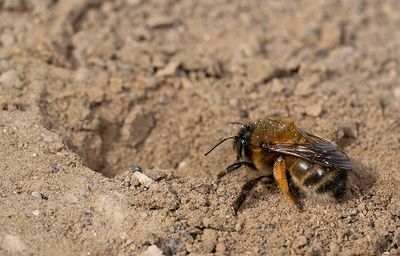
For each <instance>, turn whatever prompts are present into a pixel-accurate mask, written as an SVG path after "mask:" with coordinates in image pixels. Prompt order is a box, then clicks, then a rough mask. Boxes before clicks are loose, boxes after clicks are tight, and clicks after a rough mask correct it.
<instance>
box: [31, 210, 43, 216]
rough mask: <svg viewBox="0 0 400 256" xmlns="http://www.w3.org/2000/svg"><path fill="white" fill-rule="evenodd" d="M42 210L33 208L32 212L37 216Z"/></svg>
mask: <svg viewBox="0 0 400 256" xmlns="http://www.w3.org/2000/svg"><path fill="white" fill-rule="evenodd" d="M41 213H42V212H41V211H40V210H34V211H32V214H33V215H35V216H39V215H40V214H41Z"/></svg>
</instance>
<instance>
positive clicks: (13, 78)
mask: <svg viewBox="0 0 400 256" xmlns="http://www.w3.org/2000/svg"><path fill="white" fill-rule="evenodd" d="M0 86H4V87H6V88H7V87H8V88H15V89H22V87H23V83H22V81H21V79H20V78H19V76H18V73H17V71H15V70H9V71H6V72H4V73H3V74H1V75H0Z"/></svg>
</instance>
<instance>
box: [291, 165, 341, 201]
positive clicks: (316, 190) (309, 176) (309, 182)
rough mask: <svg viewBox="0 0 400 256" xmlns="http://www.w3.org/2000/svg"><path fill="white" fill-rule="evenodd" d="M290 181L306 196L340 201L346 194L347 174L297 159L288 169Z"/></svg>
mask: <svg viewBox="0 0 400 256" xmlns="http://www.w3.org/2000/svg"><path fill="white" fill-rule="evenodd" d="M289 171H290V174H291V176H292V180H293V181H294V183H295V185H297V186H298V187H299V188H300V189H301V190H303V191H304V192H306V193H307V194H314V195H315V196H317V197H320V198H322V199H327V200H329V199H336V200H338V199H340V198H342V197H343V196H344V194H345V193H346V184H347V172H346V171H344V170H337V169H332V168H327V167H324V166H321V165H319V164H314V163H310V162H307V161H305V160H303V159H298V160H297V161H296V162H295V163H294V165H293V166H291V168H290V169H289Z"/></svg>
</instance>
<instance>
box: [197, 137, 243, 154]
mask: <svg viewBox="0 0 400 256" xmlns="http://www.w3.org/2000/svg"><path fill="white" fill-rule="evenodd" d="M236 137H237V136H232V137H228V138H225V139H222V140H221V141H220V142H218V143H217V144H215V145H214V146H213V147H212V148H211V149H210V150H208V152H207V153H205V154H204V155H205V156H207V155H208V154H210V152H211V151H213V150H214V149H215V148H216V147H218V146H219V145H221V144H222V143H223V142H224V141H227V140H230V139H236Z"/></svg>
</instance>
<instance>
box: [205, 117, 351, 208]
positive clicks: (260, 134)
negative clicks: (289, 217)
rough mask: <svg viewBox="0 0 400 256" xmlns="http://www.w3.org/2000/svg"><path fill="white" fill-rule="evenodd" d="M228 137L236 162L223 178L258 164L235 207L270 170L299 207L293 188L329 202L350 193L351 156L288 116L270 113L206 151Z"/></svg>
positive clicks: (221, 173) (280, 187) (288, 196)
mask: <svg viewBox="0 0 400 256" xmlns="http://www.w3.org/2000/svg"><path fill="white" fill-rule="evenodd" d="M229 139H233V149H234V150H235V151H236V154H237V162H236V163H234V164H232V165H230V166H228V167H227V168H226V169H225V170H224V171H222V172H220V173H219V174H218V179H220V178H222V177H223V176H225V175H226V174H228V173H231V172H233V171H235V170H237V169H239V168H240V167H242V166H247V167H249V168H250V169H253V170H254V171H255V172H254V174H255V176H256V178H255V179H252V180H250V181H248V182H247V183H245V184H244V185H243V187H242V192H241V194H240V195H239V197H238V198H237V199H236V201H235V203H234V206H233V207H234V210H235V212H237V211H238V210H239V208H240V206H241V205H242V203H243V202H244V200H245V199H246V196H247V194H248V193H249V192H250V191H251V190H252V189H253V187H254V186H255V185H256V184H257V182H258V181H260V180H261V179H262V178H264V177H266V176H271V175H272V176H273V177H274V179H275V182H276V183H277V185H278V188H279V190H280V191H281V192H282V193H283V194H284V195H285V197H286V199H287V200H288V201H289V202H290V203H291V204H293V205H296V206H297V207H298V208H299V209H301V204H300V203H299V201H298V200H297V198H296V197H295V196H293V192H296V191H301V192H303V193H305V194H307V195H311V196H314V197H317V198H319V199H322V200H324V201H338V200H339V199H341V198H342V197H343V196H344V195H345V193H346V185H347V174H348V171H351V170H352V164H351V161H350V159H349V157H348V156H347V155H346V154H345V153H344V152H343V151H342V150H340V149H338V148H337V147H336V146H335V145H333V144H332V143H330V142H329V141H327V140H325V139H322V138H320V137H317V136H315V135H312V134H310V133H308V132H305V131H304V130H302V129H299V128H298V127H297V126H296V125H295V124H294V122H293V121H292V120H290V119H288V118H279V117H267V118H265V119H261V120H258V121H256V122H249V123H246V124H242V126H241V128H240V130H239V132H238V134H237V135H235V136H232V137H228V138H225V139H223V140H221V141H220V142H218V143H217V144H216V145H215V146H213V147H212V148H211V149H210V150H209V151H208V152H207V153H206V154H205V155H208V154H209V153H210V152H211V151H213V150H214V149H215V148H216V147H218V146H219V145H220V144H221V143H223V142H224V141H226V140H229ZM289 181H290V182H289ZM289 184H290V186H289Z"/></svg>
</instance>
